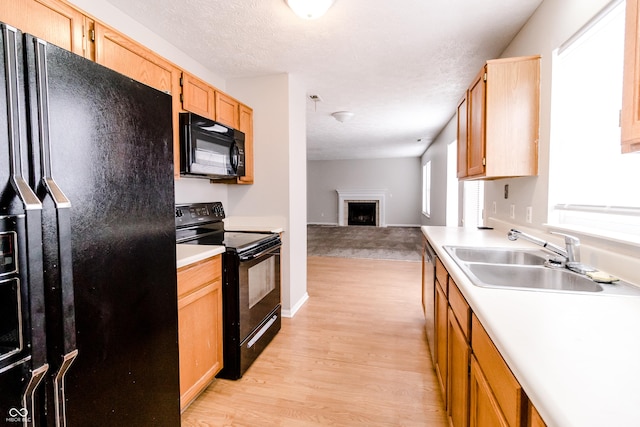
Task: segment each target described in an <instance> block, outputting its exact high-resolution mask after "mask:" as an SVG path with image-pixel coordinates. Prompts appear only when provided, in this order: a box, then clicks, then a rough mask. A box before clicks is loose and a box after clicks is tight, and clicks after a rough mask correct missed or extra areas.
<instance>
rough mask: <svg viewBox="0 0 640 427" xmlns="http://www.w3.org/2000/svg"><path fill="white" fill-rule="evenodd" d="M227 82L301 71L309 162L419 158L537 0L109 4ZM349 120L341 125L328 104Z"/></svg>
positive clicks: (152, 0)
mask: <svg viewBox="0 0 640 427" xmlns="http://www.w3.org/2000/svg"><path fill="white" fill-rule="evenodd" d="M108 1H109V2H110V3H112V4H113V5H114V6H116V7H117V8H119V9H120V10H122V11H124V12H125V13H126V14H128V15H130V16H131V17H133V18H134V19H135V20H137V21H139V22H140V23H141V24H143V25H144V26H146V27H147V28H149V29H151V30H152V31H154V32H156V33H157V34H158V35H160V36H161V37H162V38H164V39H165V40H167V41H169V42H170V43H172V44H173V45H175V46H176V47H178V48H180V49H181V50H182V51H184V52H185V53H186V54H188V55H189V56H191V57H193V58H194V59H195V60H197V61H198V62H199V63H201V64H203V65H204V66H205V67H207V68H208V69H210V70H211V71H212V72H214V73H216V74H218V75H220V76H221V77H223V78H225V79H233V78H238V77H254V76H261V75H268V74H276V73H285V72H286V73H292V74H295V75H297V76H300V77H301V78H302V79H303V82H304V83H305V85H306V88H307V95H319V96H320V97H321V98H322V102H318V103H314V102H313V101H311V100H310V99H307V147H308V158H309V159H316V160H318V159H356V158H387V157H416V156H420V155H421V154H422V153H423V152H424V150H425V149H426V147H427V146H428V144H429V143H430V142H432V141H433V140H434V138H435V137H436V136H437V135H438V133H439V132H440V131H441V130H442V128H443V127H444V125H445V124H446V123H447V122H448V121H449V119H451V117H452V116H453V114H454V112H455V108H456V103H457V102H458V100H459V99H460V98H461V97H462V94H463V92H464V90H465V88H466V87H467V86H468V84H469V83H470V80H471V79H472V78H473V76H474V75H475V74H476V73H477V71H479V69H480V67H481V66H482V63H483V62H484V61H485V60H486V59H491V58H496V57H498V56H499V55H500V53H501V52H502V51H503V50H504V48H505V47H506V46H507V44H508V43H509V42H510V41H511V39H513V37H514V36H515V35H516V34H517V32H518V31H519V29H520V28H521V27H522V26H523V25H524V23H525V22H526V21H527V19H528V18H529V17H530V16H531V14H532V13H533V12H534V11H535V9H536V8H537V7H538V6H539V4H540V3H541V2H542V0H482V1H480V0H395V1H389V0H337V1H336V2H335V4H334V5H333V7H332V8H331V9H329V11H328V12H327V14H326V15H325V16H324V17H322V18H320V19H318V20H313V21H309V20H303V19H300V18H298V17H297V16H295V15H294V14H293V13H292V12H291V10H290V9H289V8H288V6H287V5H286V4H285V2H284V0H108ZM340 110H348V111H351V112H353V113H354V114H355V116H354V117H353V119H351V120H349V121H347V122H345V123H340V122H338V121H336V120H335V119H334V118H333V117H331V113H332V112H334V111H340Z"/></svg>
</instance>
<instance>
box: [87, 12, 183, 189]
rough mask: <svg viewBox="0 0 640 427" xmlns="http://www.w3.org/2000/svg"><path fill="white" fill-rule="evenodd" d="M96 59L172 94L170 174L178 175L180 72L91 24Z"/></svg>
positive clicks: (143, 49)
mask: <svg viewBox="0 0 640 427" xmlns="http://www.w3.org/2000/svg"><path fill="white" fill-rule="evenodd" d="M95 38H96V41H95V52H96V54H95V55H96V62H97V63H99V64H102V65H104V66H105V67H107V68H110V69H112V70H115V71H117V72H119V73H121V74H124V75H125V76H128V77H131V78H132V79H134V80H136V81H139V82H141V83H144V84H146V85H148V86H151V87H153V88H155V89H158V90H161V91H163V92H167V93H170V94H171V95H172V97H173V100H172V107H173V164H174V176H176V177H179V176H180V139H179V138H180V133H179V132H180V129H179V126H178V118H179V116H178V114H179V112H180V96H179V95H180V71H179V70H178V68H176V67H175V66H174V65H173V64H171V63H170V62H168V61H166V60H165V59H163V58H162V57H160V56H158V55H156V54H155V53H153V52H152V51H150V50H149V49H147V48H145V47H144V46H142V45H140V44H138V43H136V42H134V41H133V40H131V39H129V38H127V37H125V36H123V35H122V34H120V33H118V32H117V31H114V30H112V29H111V28H109V27H107V26H105V25H102V24H100V23H98V22H96V23H95Z"/></svg>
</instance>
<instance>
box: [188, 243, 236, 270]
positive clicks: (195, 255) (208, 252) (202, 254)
mask: <svg viewBox="0 0 640 427" xmlns="http://www.w3.org/2000/svg"><path fill="white" fill-rule="evenodd" d="M224 250H225V248H224V246H209V245H185V244H180V245H176V268H180V267H184V266H186V265H189V264H193V263H194V262H198V261H202V260H204V259H207V258H211V257H212V256H216V255H218V254H221V253H223V252H224Z"/></svg>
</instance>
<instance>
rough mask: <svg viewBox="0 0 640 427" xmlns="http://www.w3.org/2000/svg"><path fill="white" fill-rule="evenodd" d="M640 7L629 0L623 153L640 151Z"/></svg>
mask: <svg viewBox="0 0 640 427" xmlns="http://www.w3.org/2000/svg"><path fill="white" fill-rule="evenodd" d="M639 19H640V6H639V1H638V0H627V11H626V27H625V42H624V80H623V85H622V87H623V91H622V116H621V122H622V123H621V124H622V152H623V153H630V152H634V151H640V90H639V89H640V27H639V26H638V20H639Z"/></svg>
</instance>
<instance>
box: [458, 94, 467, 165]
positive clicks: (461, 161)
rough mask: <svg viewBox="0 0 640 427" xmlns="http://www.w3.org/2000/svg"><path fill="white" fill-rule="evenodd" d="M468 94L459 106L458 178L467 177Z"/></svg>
mask: <svg viewBox="0 0 640 427" xmlns="http://www.w3.org/2000/svg"><path fill="white" fill-rule="evenodd" d="M467 107H468V105H467V94H466V93H465V95H464V98H462V101H460V103H459V104H458V178H464V177H466V176H467V144H468V143H469V140H468V138H467V128H468V126H469V123H468V118H469V115H468V112H467Z"/></svg>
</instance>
